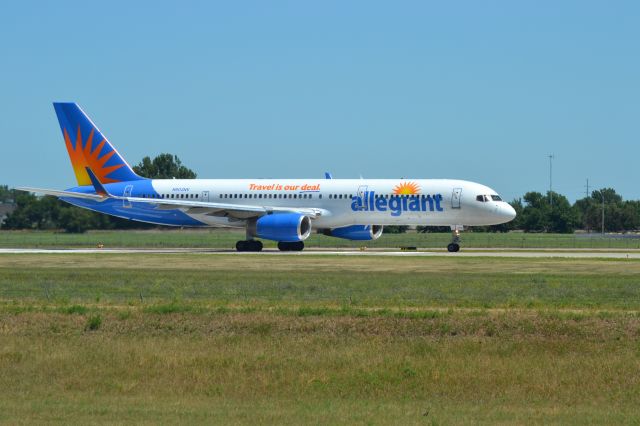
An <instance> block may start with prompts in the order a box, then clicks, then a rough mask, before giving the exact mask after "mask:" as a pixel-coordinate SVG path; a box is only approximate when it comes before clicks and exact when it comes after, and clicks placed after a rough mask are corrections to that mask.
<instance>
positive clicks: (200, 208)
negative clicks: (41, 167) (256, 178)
mask: <svg viewBox="0 0 640 426" xmlns="http://www.w3.org/2000/svg"><path fill="white" fill-rule="evenodd" d="M16 189H18V190H20V191H27V192H35V193H38V194H45V195H53V196H55V197H67V198H82V199H90V200H95V201H105V200H107V199H115V200H123V201H128V202H130V203H146V204H153V205H156V206H157V208H158V209H163V210H173V209H180V210H183V211H184V212H185V213H191V214H208V215H211V216H231V217H234V218H237V219H248V218H252V217H259V216H263V215H265V214H269V213H274V212H280V213H300V214H304V215H306V216H309V217H311V218H312V219H313V218H317V217H319V216H322V215H323V214H326V210H324V209H317V208H305V207H273V206H255V205H254V206H252V205H245V204H231V203H210V202H204V201H191V200H182V199H176V200H172V199H166V198H140V197H122V196H115V195H111V194H108V193H107V194H106V195H99V194H87V193H82V192H72V191H59V190H56V189H43V188H30V187H22V188H16Z"/></svg>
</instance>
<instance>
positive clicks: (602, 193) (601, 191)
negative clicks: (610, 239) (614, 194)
mask: <svg viewBox="0 0 640 426" xmlns="http://www.w3.org/2000/svg"><path fill="white" fill-rule="evenodd" d="M600 195H602V235H604V191H603V190H602V189H601V190H600Z"/></svg>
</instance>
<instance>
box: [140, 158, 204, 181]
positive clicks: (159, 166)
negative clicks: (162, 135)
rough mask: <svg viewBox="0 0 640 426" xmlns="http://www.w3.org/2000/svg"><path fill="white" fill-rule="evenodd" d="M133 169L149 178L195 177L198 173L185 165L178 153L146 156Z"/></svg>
mask: <svg viewBox="0 0 640 426" xmlns="http://www.w3.org/2000/svg"><path fill="white" fill-rule="evenodd" d="M133 171H134V172H136V173H137V174H139V175H140V176H143V177H146V178H149V179H174V178H175V179H195V178H196V176H197V175H196V173H195V172H194V171H193V170H191V169H189V168H187V167H185V166H183V165H182V161H180V159H179V158H178V156H177V155H171V154H167V153H164V154H160V155H158V156H157V157H156V158H154V159H153V160H151V158H149V157H144V158H143V159H142V161H141V162H140V163H138V165H136V166H133Z"/></svg>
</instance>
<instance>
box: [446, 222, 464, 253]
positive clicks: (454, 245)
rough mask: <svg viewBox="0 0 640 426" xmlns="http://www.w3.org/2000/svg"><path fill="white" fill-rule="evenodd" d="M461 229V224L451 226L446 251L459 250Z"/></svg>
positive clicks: (453, 251) (454, 251)
mask: <svg viewBox="0 0 640 426" xmlns="http://www.w3.org/2000/svg"><path fill="white" fill-rule="evenodd" d="M462 229H463V228H462V226H459V225H453V226H451V242H450V243H449V245H448V246H447V251H449V252H450V253H456V252H459V251H460V231H461V230H462Z"/></svg>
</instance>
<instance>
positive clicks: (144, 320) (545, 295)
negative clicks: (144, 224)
mask: <svg viewBox="0 0 640 426" xmlns="http://www.w3.org/2000/svg"><path fill="white" fill-rule="evenodd" d="M0 371H1V372H2V373H1V374H0V422H2V423H25V424H31V423H125V422H126V423H129V422H135V423H189V424H190V423H203V424H205V423H206V424H211V423H222V424H247V423H252V424H256V423H259V424H263V423H277V424H301V423H305V424H306V423H313V424H354V423H355V424H363V423H364V424H463V423H464V424H466V423H491V424H493V423H508V424H514V423H515V424H523V423H527V424H529V423H540V424H542V423H544V424H548V423H556V424H584V423H616V424H618V423H619V424H624V423H628V424H637V423H638V422H640V410H639V409H638V407H639V406H640V261H634V260H604V259H588V260H584V259H519V258H517V259H516V258H512V259H509V258H505V259H495V258H372V257H368V256H362V257H359V256H355V257H339V256H331V255H316V256H304V257H295V258H292V257H290V256H286V257H285V256H277V255H264V256H234V255H215V256H211V255H206V254H197V255H196V254H189V255H187V254H185V255H162V254H154V255H142V254H140V255H137V254H136V255H117V254H105V253H102V254H99V255H72V254H68V255H55V254H51V255H0Z"/></svg>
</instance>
